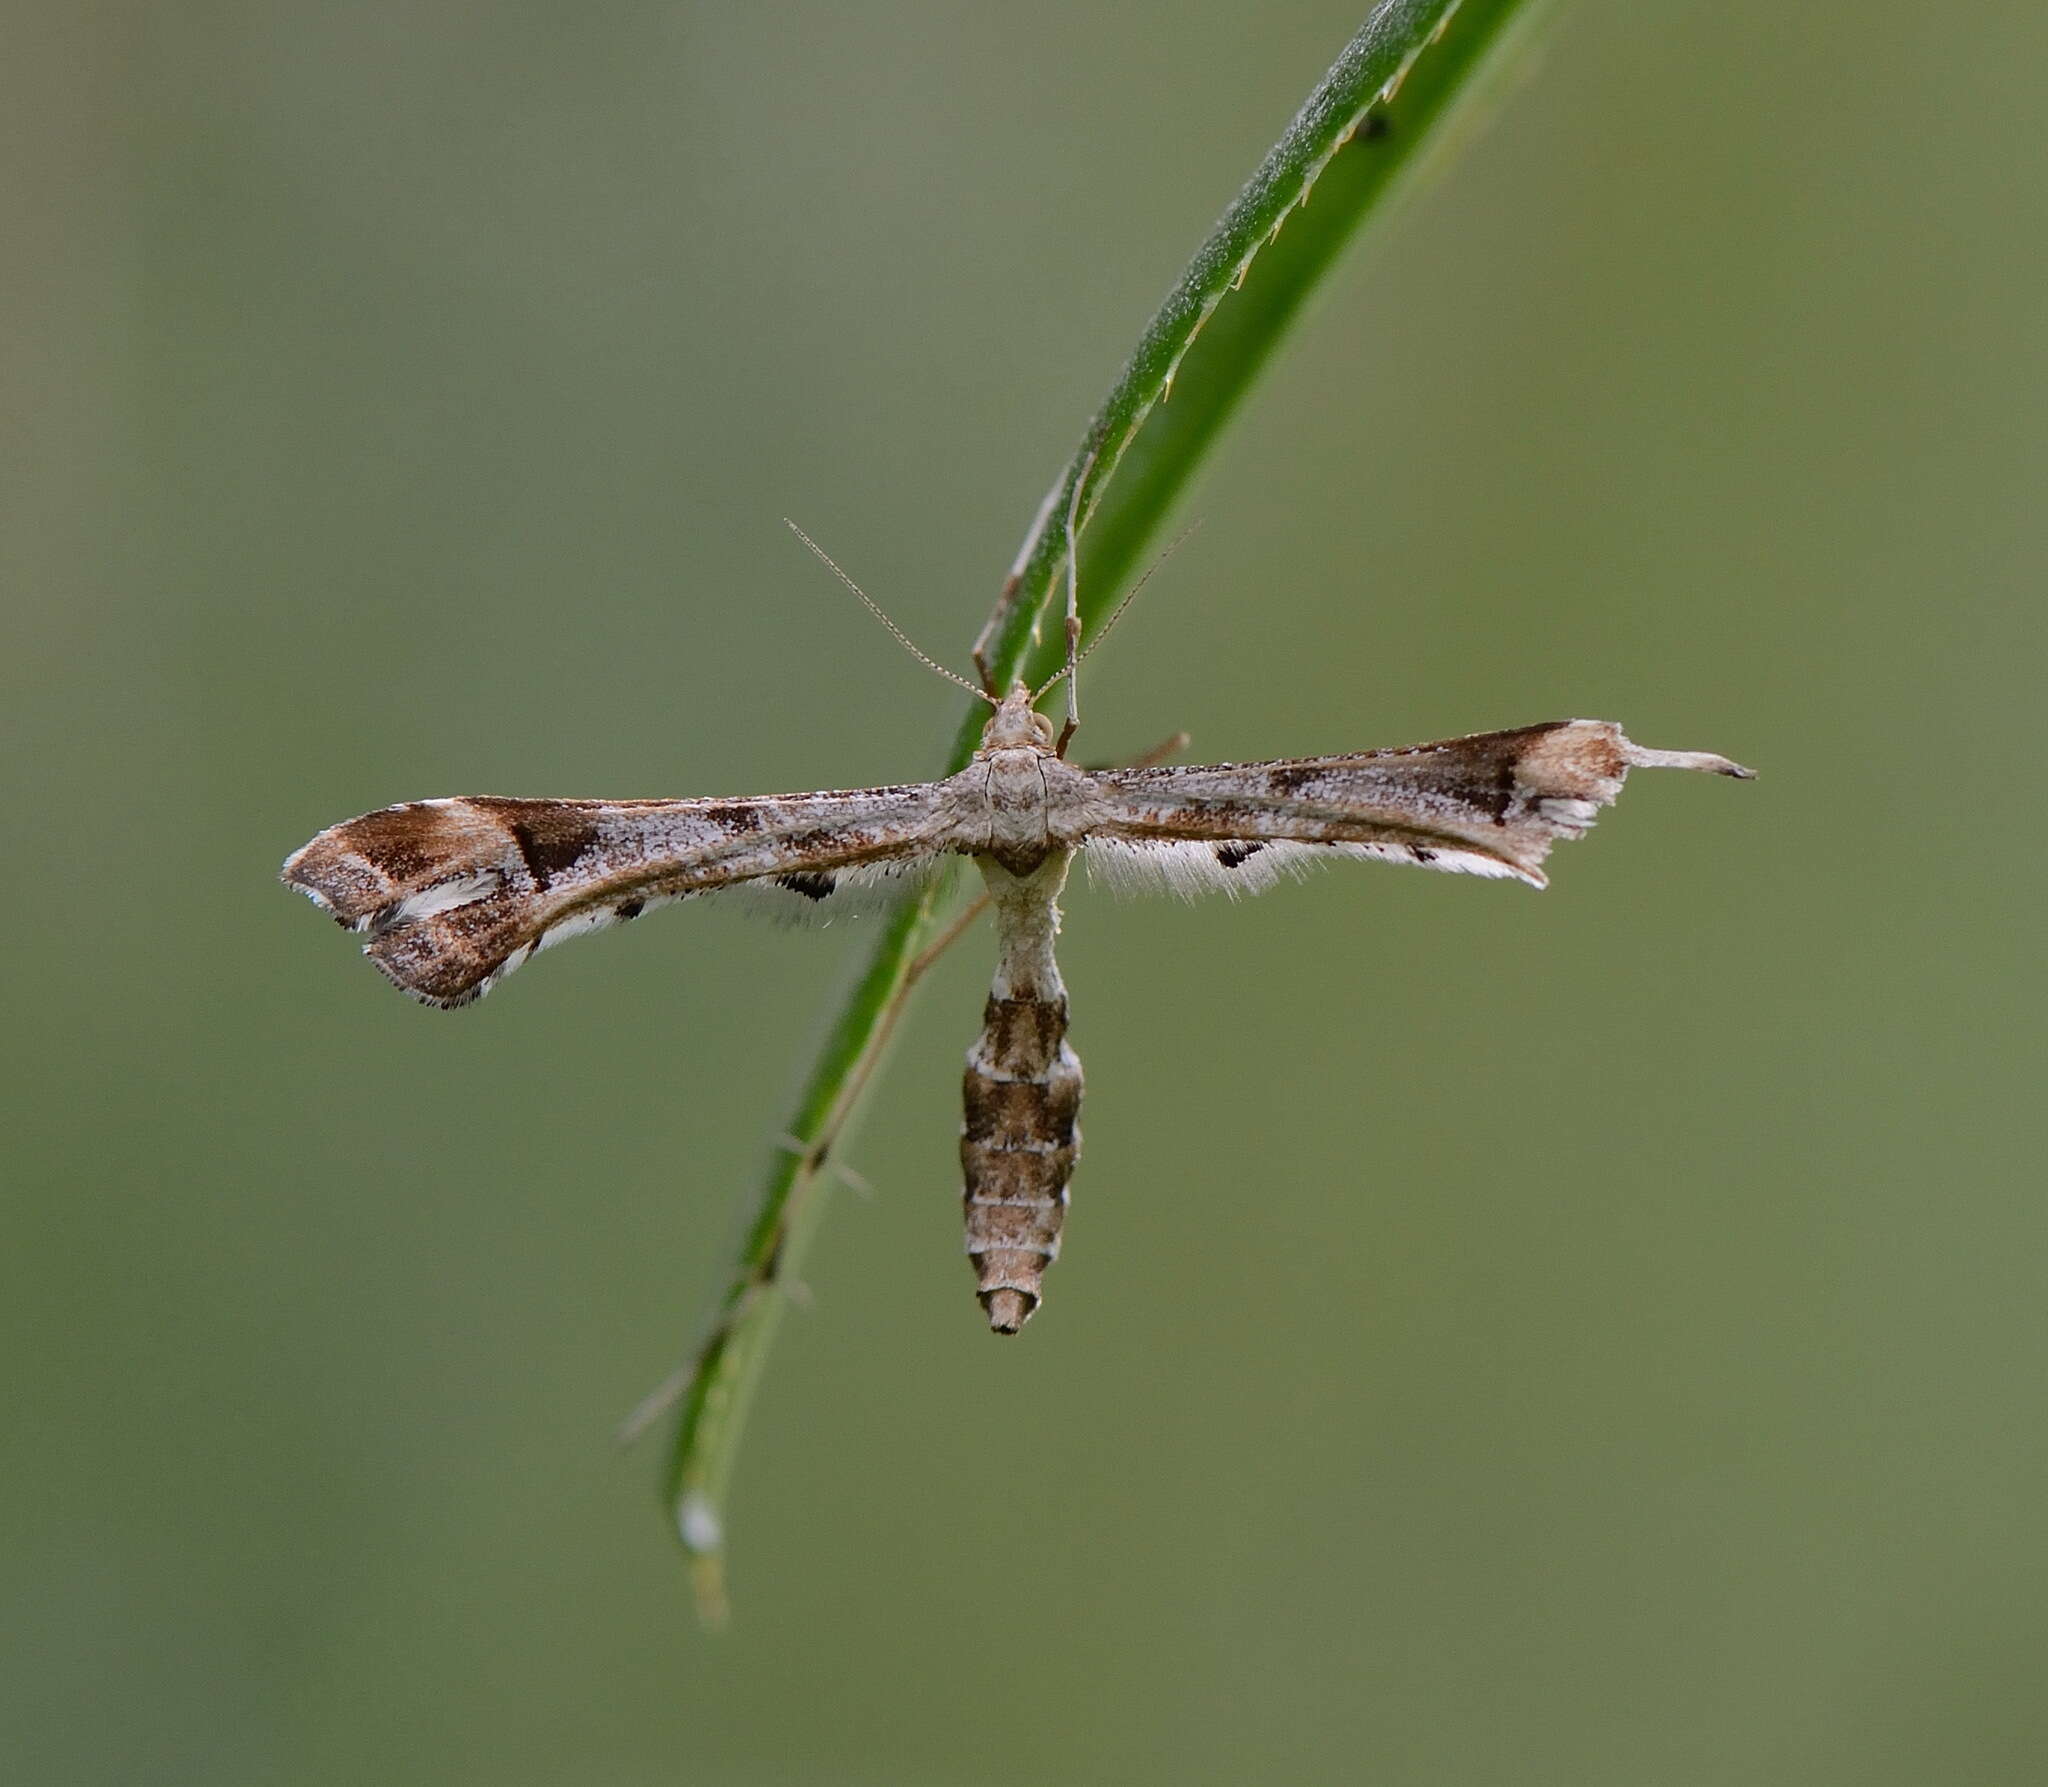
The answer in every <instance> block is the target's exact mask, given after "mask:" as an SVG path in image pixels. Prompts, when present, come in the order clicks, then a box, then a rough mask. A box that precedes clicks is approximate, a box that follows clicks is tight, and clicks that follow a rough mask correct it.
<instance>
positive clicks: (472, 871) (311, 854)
mask: <svg viewBox="0 0 2048 1787" xmlns="http://www.w3.org/2000/svg"><path fill="white" fill-rule="evenodd" d="M549 804H550V803H546V802H539V801H534V802H520V801H507V800H494V799H488V798H480V799H475V800H449V801H411V802H408V803H406V804H405V805H403V806H397V807H386V808H384V809H382V810H381V811H379V812H375V813H365V814H364V815H363V816H362V817H361V818H359V819H351V820H349V821H348V822H347V823H345V824H342V825H337V826H333V827H331V828H329V829H328V830H326V831H323V832H322V833H321V834H320V835H319V836H318V837H317V838H315V839H313V841H312V842H311V843H309V844H307V845H306V846H305V848H304V849H302V850H300V851H298V852H297V853H296V854H294V855H293V856H292V857H291V858H289V859H288V860H287V861H286V863H285V865H284V872H283V880H284V882H285V885H286V886H288V887H295V888H297V889H298V890H299V891H300V892H301V893H303V894H305V895H307V896H308V897H309V898H311V899H313V900H314V901H315V902H317V903H318V904H319V905H321V906H322V907H324V908H325V909H326V910H327V911H328V912H329V913H331V914H332V915H333V916H334V918H335V920H336V921H337V922H338V923H340V924H343V925H346V926H348V927H349V928H350V929H351V930H354V931H358V932H361V933H362V934H363V936H364V938H365V941H364V944H363V953H364V954H365V955H366V956H368V957H369V959H370V960H371V962H372V963H374V964H375V965H376V967H377V968H378V969H379V971H380V972H382V973H383V974H384V975H385V977H386V978H387V979H389V980H390V981H391V982H392V984H393V985H395V986H397V987H398V988H400V989H401V990H402V991H404V992H406V993H409V994H411V995H412V997H414V998H415V999H418V1000H420V1001H421V1002H422V1003H424V1004H428V1005H438V1006H454V1005H466V1004H468V1003H469V1001H470V1000H472V999H474V998H476V997H477V996H478V995H479V994H480V993H482V992H483V991H484V990H485V989H486V987H487V986H488V985H489V983H490V981H491V979H492V977H493V976H494V975H496V974H498V973H500V972H502V971H503V970H504V969H505V968H506V967H507V966H509V965H511V964H512V961H513V958H515V957H517V958H518V959H519V960H524V955H523V954H522V953H521V952H522V951H524V950H526V949H527V948H529V947H530V946H531V945H532V943H533V942H534V941H535V936H536V933H537V930H538V926H537V924H536V922H535V919H536V907H535V902H534V897H533V896H534V893H535V892H536V891H537V890H538V889H539V888H541V887H543V886H545V882H544V881H542V879H541V875H542V874H543V873H548V874H553V873H557V872H559V869H560V867H561V866H563V865H564V864H565V863H566V861H567V860H568V858H569V855H570V852H571V849H572V846H573V848H574V851H575V854H577V855H579V856H580V855H581V854H582V852H583V850H584V849H586V848H587V847H588V836H587V834H588V832H589V829H590V828H589V825H588V823H587V821H585V820H584V819H582V818H581V817H580V816H577V815H573V814H572V815H571V816H570V822H569V823H563V824H555V825H550V824H547V823H545V822H542V823H536V822H535V821H536V818H537V815H536V814H535V813H534V812H533V809H538V808H543V807H546V806H548V805H549ZM515 813H516V814H517V817H516V818H515V817H514V814H515ZM522 832H523V833H524V835H523V836H522V835H521V834H522ZM579 836H580V840H581V841H579ZM551 864H552V865H554V866H553V867H550V865H551Z"/></svg>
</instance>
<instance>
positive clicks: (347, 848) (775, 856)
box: [284, 782, 946, 1006]
mask: <svg viewBox="0 0 2048 1787" xmlns="http://www.w3.org/2000/svg"><path fill="white" fill-rule="evenodd" d="M945 811H946V805H945V798H944V793H943V784H940V783H935V782H917V783H908V784H905V785H902V786H899V787H894V788H859V789H850V790H845V791H840V792H828V793H819V794H785V795H771V796H765V797H762V798H759V799H753V800H627V801H604V800H507V799H503V798H500V797H497V796H490V795H479V796H473V797H469V798H464V799H459V800H424V801H410V802H408V803H407V804H405V805H404V806H397V807H386V808H384V809H383V810H382V811H381V812H376V813H365V814H364V815H363V816H362V817H361V818H360V819H351V820H349V821H348V822H347V823H346V824H343V825H337V826H333V827H331V828H330V829H329V830H327V831H323V832H322V833H321V834H320V835H319V836H318V837H316V838H315V839H313V841H312V842H311V843H309V844H307V845H306V846H305V848H304V849H302V850H299V851H297V852H295V853H294V854H293V855H292V856H291V857H289V858H288V859H287V860H286V862H285V865H284V881H285V884H286V885H287V886H289V887H295V888H297V889H298V890H299V891H300V892H301V893H303V894H306V895H307V896H308V897H309V898H311V899H312V900H314V901H315V902H316V903H317V904H318V905H320V906H322V907H324V908H325V909H326V910H327V911H328V912H330V913H331V914H333V916H334V918H335V919H336V921H337V922H338V923H340V924H343V925H345V926H347V927H348V928H349V929H351V930H354V931H359V932H361V933H362V934H363V938H364V941H363V953H364V954H365V955H366V956H368V957H369V958H370V960H371V961H372V962H374V963H375V964H376V965H377V967H378V968H379V969H380V970H381V971H382V972H383V973H384V974H385V975H386V976H388V977H389V978H390V980H391V981H392V982H393V983H394V984H395V985H396V986H398V987H400V988H401V989H403V990H404V991H405V992H407V993H410V994H411V995H412V996H413V997H414V998H415V999H418V1000H421V1001H423V1002H424V1003H426V1004H428V1005H440V1006H454V1005H466V1004H468V1003H469V1002H470V1001H471V1000H472V999H476V998H479V997H481V996H482V995H483V994H484V993H487V992H488V991H490V989H491V987H492V986H493V985H495V984H496V982H497V981H498V980H500V979H501V978H502V977H503V976H505V975H506V974H509V973H510V972H511V971H512V970H513V969H514V968H516V967H518V966H519V965H520V963H522V962H524V961H525V960H526V959H527V958H528V957H529V956H531V955H532V954H533V953H534V952H535V951H537V950H541V949H546V948H548V947H549V946H551V945H553V944H555V943H559V942H560V941H561V940H562V939H563V938H565V937H572V936H578V935H580V934H581V933H583V932H585V931H591V930H597V929H599V928H601V927H603V926H605V925H609V924H616V923H619V922H621V921H623V920H626V919H631V918H637V917H639V916H640V914H641V913H642V912H644V911H645V910H646V909H647V908H648V907H649V906H651V905H655V904H657V903H658V902H660V901H664V900H678V899H688V898H690V897H692V896H695V895H700V894H709V893H716V892H719V891H721V890H723V889H727V888H736V887H746V888H749V889H752V890H754V891H755V892H757V893H758V894H760V895H761V896H762V897H763V898H779V899H781V900H783V901H785V902H787V903H788V904H789V906H790V907H791V908H792V909H797V910H802V909H820V908H823V907H826V906H828V905H834V904H836V903H837V902H839V901H841V900H849V899H854V898H858V897H859V895H860V894H861V893H863V892H871V891H873V890H874V889H875V888H876V887H878V886H879V885H881V884H885V883H887V882H889V881H890V880H891V879H893V878H896V877H900V876H904V875H909V874H914V873H915V872H917V871H918V870H919V869H920V868H921V867H925V866H928V865H929V864H930V863H931V862H933V861H934V860H935V858H936V853H937V852H938V851H939V850H940V849H942V848H943V847H944V846H943V841H942V839H943V833H944V830H945V820H944V815H945Z"/></svg>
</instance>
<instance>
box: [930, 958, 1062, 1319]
mask: <svg viewBox="0 0 2048 1787" xmlns="http://www.w3.org/2000/svg"><path fill="white" fill-rule="evenodd" d="M1066 1038H1067V1001H1066V997H1065V994H1064V993H1060V994H1058V995H1055V996H1052V997H1039V996H1035V995H1030V994H1027V995H1025V996H1022V997H1018V996H1014V995H1013V996H1011V997H1008V998H1004V997H997V996H991V997H990V999H989V1002H988V1005H987V1007H986V1009H985V1011H984V1012H983V1015H982V1031H981V1035H980V1036H979V1037H978V1038H976V1040H975V1043H974V1046H973V1047H972V1048H971V1049H969V1050H968V1051H967V1075H966V1081H965V1093H966V1108H967V1114H966V1120H965V1121H964V1122H963V1123H962V1125H961V1129H960V1168H961V1172H962V1175H963V1177H964V1180H965V1185H966V1190H965V1194H964V1198H963V1203H964V1205H965V1209H966V1215H967V1257H968V1259H969V1260H970V1261H971V1262H972V1263H973V1266H974V1270H975V1276H976V1279H977V1281H978V1283H977V1291H976V1294H977V1295H978V1296H979V1297H980V1298H981V1304H982V1307H983V1308H984V1309H986V1310H987V1311H988V1325H989V1326H990V1327H991V1328H993V1329H994V1330H995V1331H996V1332H997V1333H998V1334H1014V1333H1016V1332H1017V1330H1018V1329H1019V1328H1021V1327H1023V1325H1024V1324H1025V1322H1027V1321H1028V1320H1029V1319H1030V1317H1031V1312H1032V1311H1033V1310H1034V1309H1036V1308H1037V1307H1038V1304H1039V1299H1040V1297H1041V1295H1042V1291H1041V1288H1040V1287H1041V1285H1042V1284H1043V1282H1044V1278H1045V1269H1046V1267H1047V1266H1048V1265H1049V1264H1051V1262H1052V1261H1053V1260H1055V1259H1057V1258H1058V1257H1059V1251H1060V1227H1061V1225H1062V1224H1063V1223H1064V1222H1065V1220H1066V1215H1067V1182H1068V1180H1070V1179H1071V1178H1072V1177H1073V1176H1074V1161H1075V1159H1076V1157H1077V1156H1078V1155H1079V1153H1080V1150H1081V1128H1080V1116H1081V1063H1080V1060H1079V1059H1078V1058H1077V1057H1076V1055H1075V1054H1074V1051H1073V1050H1072V1049H1071V1048H1069V1047H1068V1046H1067V1040H1066Z"/></svg>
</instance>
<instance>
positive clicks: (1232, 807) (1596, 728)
mask: <svg viewBox="0 0 2048 1787" xmlns="http://www.w3.org/2000/svg"><path fill="white" fill-rule="evenodd" d="M1637 768H1658V769H1696V770H1705V771H1710V772H1712V773H1714V774H1718V775H1727V776H1745V777H1746V776H1748V775H1749V773H1750V772H1749V771H1748V770H1746V769H1744V768H1742V767H1741V766H1740V765H1739V764H1735V763H1731V762H1729V761H1728V759H1727V758H1725V757H1716V756H1713V755H1711V754H1709V753H1707V752H1699V751H1649V750H1645V749H1643V748H1642V747H1641V746H1639V745H1636V744H1633V743H1631V742H1630V741H1629V739H1628V738H1627V737H1625V736H1624V735H1623V733H1622V730H1621V728H1620V727H1619V726H1616V725H1614V724H1612V723H1611V722H1609V721H1606V720H1552V721H1548V722H1546V723H1545V724H1543V725H1540V726H1523V727H1519V728H1517V729H1515V730H1514V731H1511V732H1480V733H1474V734H1472V735H1471V736H1469V737H1466V738H1452V739H1443V740H1440V741H1439V742H1437V743H1435V744H1426V745H1409V746H1405V747H1403V748H1402V749H1399V750H1392V751H1367V752H1363V753H1361V754H1359V755H1357V756H1352V757H1301V758H1294V759H1290V760H1288V761H1284V762H1279V763H1226V764H1215V765H1210V766H1205V767H1191V768H1161V769H1126V770H1103V771H1098V772H1096V773H1095V774H1094V775H1093V776H1092V777H1091V780H1092V782H1093V783H1094V791H1095V796H1096V800H1095V804H1094V806H1093V809H1092V811H1091V814H1090V821H1091V822H1090V824H1089V827H1088V832H1087V840H1086V858H1087V861H1088V864H1089V867H1090V870H1091V872H1094V873H1097V874H1101V875H1103V876H1104V878H1105V879H1107V880H1109V881H1110V882H1111V883H1112V885H1122V886H1125V887H1133V888H1140V889H1165V890H1169V891H1173V892H1178V893H1182V894H1187V895H1190V896H1192V895H1193V894H1196V893H1201V892H1206V891H1210V890H1212V889H1218V890H1223V891H1227V892H1238V893H1246V892H1257V891H1258V890H1260V889H1261V888H1264V887H1269V886H1271V885H1272V884H1273V882H1275V881H1276V880H1279V879H1281V878H1283V877H1285V876H1286V875H1289V874H1291V873H1297V872H1300V871H1302V870H1304V869H1307V868H1310V867H1313V866H1314V865H1315V864H1317V863H1321V862H1328V861H1332V860H1336V859H1338V858H1342V857H1358V858H1365V859H1369V860H1375V861H1381V862H1399V863H1413V864H1416V865H1419V866H1420V867H1423V868H1431V869H1442V870H1449V871H1451V872H1453V873H1461V874H1468V875H1491V876H1505V877H1512V878H1513V879H1515V880H1519V881H1525V882H1527V883H1528V884H1529V885H1530V886H1532V887H1541V886H1543V885H1544V876H1543V869H1542V865H1543V859H1544V857H1545V856H1547V855H1548V854H1549V852H1550V847H1551V845H1552V844H1553V843H1555V842H1557V841H1558V840H1559V839H1561V838H1565V839H1569V838H1578V837H1583V836H1584V835H1585V834H1586V831H1587V830H1588V828H1590V827H1591V825H1592V823H1593V821H1594V819H1595V817H1596V816H1597V815H1598V813H1599V810H1600V809H1601V808H1602V807H1604V806H1607V805H1608V804H1610V803H1611V802H1612V801H1613V800H1614V798H1615V796H1616V795H1617V794H1619V793H1620V792H1621V785H1622V783H1623V781H1624V780H1625V779H1626V778H1627V775H1628V772H1629V771H1630V770H1631V769H1637Z"/></svg>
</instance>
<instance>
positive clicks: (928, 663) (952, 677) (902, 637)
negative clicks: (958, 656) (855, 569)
mask: <svg viewBox="0 0 2048 1787" xmlns="http://www.w3.org/2000/svg"><path fill="white" fill-rule="evenodd" d="M782 522H783V525H784V526H785V527H787V528H788V529H789V531H790V532H791V533H793V534H794V535H796V537H797V538H798V539H799V540H801V541H802V542H803V543H804V544H805V545H806V546H808V547H809V548H810V549H811V550H812V551H813V552H815V553H816V554H817V555H818V557H819V558H820V560H822V561H823V563H824V566H825V568H826V569H827V570H828V571H830V572H831V573H832V575H833V576H835V577H836V578H838V579H839V581H840V582H841V583H843V584H845V585H846V587H847V588H848V589H850V590H852V591H853V593H854V594H855V595H857V596H858V597H860V599H861V605H862V606H863V607H865V608H866V609H867V611H868V612H869V613H870V614H872V615H873V616H874V617H875V619H877V620H878V621H880V622H881V623H882V625H883V626H885V627H887V628H888V629H889V631H890V633H891V634H892V635H893V636H894V638H895V640H896V643H897V644H898V645H900V646H902V647H903V649H904V650H905V651H907V652H908V653H909V654H910V655H911V656H912V657H913V658H915V659H916V660H917V661H918V662H919V663H920V664H922V665H923V666H924V667H925V668H926V669H927V670H936V671H937V672H938V673H939V674H940V675H941V676H943V677H944V678H945V679H946V680H947V681H948V682H949V683H958V684H959V685H960V686H961V687H962V688H963V689H965V690H966V691H967V692H968V694H970V695H978V696H980V697H981V699H982V700H984V701H986V702H987V703H988V704H989V706H990V707H997V706H1000V705H1001V704H1000V703H999V702H998V701H997V700H996V698H995V697H994V696H993V695H991V694H990V693H989V692H988V691H987V690H986V689H984V688H981V687H980V686H978V685H977V684H975V683H971V682H969V681H968V680H967V679H966V677H964V676H960V675H958V674H956V673H955V672H953V671H951V670H948V669H947V668H946V667H945V665H943V664H941V663H939V662H938V661H937V660H936V659H934V658H928V657H926V656H925V655H924V653H923V652H921V651H919V650H918V649H917V647H916V646H915V645H914V644H912V643H911V639H910V635H909V634H908V633H906V632H904V630H903V629H902V628H901V627H899V626H898V625H897V624H896V623H895V622H894V621H892V620H891V619H890V618H889V617H888V616H887V615H886V614H884V613H883V612H882V611H881V609H880V608H878V607H877V606H876V605H875V603H874V602H873V601H872V600H871V599H870V597H869V595H868V592H867V591H866V590H864V589H862V588H861V586H860V585H859V584H857V583H855V582H854V580H853V579H852V578H851V577H849V576H847V574H846V573H845V572H844V571H842V570H841V569H840V568H839V567H838V566H837V565H836V564H834V563H833V562H832V555H831V554H830V553H829V552H827V551H826V550H825V549H824V547H822V546H820V545H819V544H818V542H817V541H815V540H814V539H812V538H811V536H810V535H809V534H807V533H805V532H804V530H803V529H802V528H800V527H798V526H797V524H796V523H795V522H794V521H791V520H790V518H789V517H788V516H787V515H785V516H783V518H782ZM1131 593H1132V594H1133V595H1135V594H1137V591H1135V590H1133V591H1132V592H1131ZM1126 599H1128V598H1126Z"/></svg>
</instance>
